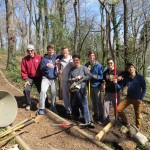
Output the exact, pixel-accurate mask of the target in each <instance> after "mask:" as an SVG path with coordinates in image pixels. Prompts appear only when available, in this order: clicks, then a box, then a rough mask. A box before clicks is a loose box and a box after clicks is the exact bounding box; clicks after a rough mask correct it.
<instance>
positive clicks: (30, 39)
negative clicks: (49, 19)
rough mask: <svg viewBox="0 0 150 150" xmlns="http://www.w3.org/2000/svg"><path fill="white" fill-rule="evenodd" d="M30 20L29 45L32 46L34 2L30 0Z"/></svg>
mask: <svg viewBox="0 0 150 150" xmlns="http://www.w3.org/2000/svg"><path fill="white" fill-rule="evenodd" d="M29 13H30V20H29V43H31V44H32V0H30V9H29Z"/></svg>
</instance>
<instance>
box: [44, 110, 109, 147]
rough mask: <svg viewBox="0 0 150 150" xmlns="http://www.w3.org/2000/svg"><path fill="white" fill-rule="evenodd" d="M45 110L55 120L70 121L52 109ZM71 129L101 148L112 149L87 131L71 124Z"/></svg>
mask: <svg viewBox="0 0 150 150" xmlns="http://www.w3.org/2000/svg"><path fill="white" fill-rule="evenodd" d="M45 112H46V113H47V115H48V116H53V117H55V119H56V121H57V122H58V121H61V122H64V123H68V124H69V123H70V122H69V121H67V120H65V119H64V118H62V117H60V116H58V115H57V114H55V113H53V112H52V111H50V110H48V109H45ZM72 128H73V129H75V130H76V131H78V132H79V133H80V134H81V135H83V136H84V137H86V138H87V139H88V140H90V141H91V142H92V143H94V144H95V145H97V146H98V147H100V148H103V149H105V150H112V148H110V147H109V146H107V145H105V144H104V143H102V142H100V141H97V140H96V139H95V138H94V137H93V136H92V135H89V134H88V133H86V132H84V131H83V130H82V129H80V128H79V127H77V126H73V127H72Z"/></svg>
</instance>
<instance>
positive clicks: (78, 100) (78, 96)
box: [70, 89, 91, 123]
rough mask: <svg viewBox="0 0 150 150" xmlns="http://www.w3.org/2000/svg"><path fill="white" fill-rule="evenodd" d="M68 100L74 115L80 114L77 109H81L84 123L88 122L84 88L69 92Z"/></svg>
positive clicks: (88, 116) (88, 114) (88, 115)
mask: <svg viewBox="0 0 150 150" xmlns="http://www.w3.org/2000/svg"><path fill="white" fill-rule="evenodd" d="M70 101H71V106H72V113H73V114H74V115H75V116H76V117H79V116H80V111H79V110H81V113H82V115H83V117H84V120H85V123H88V122H89V121H90V120H91V119H90V113H89V107H88V98H87V93H86V89H81V90H80V91H79V92H71V95H70Z"/></svg>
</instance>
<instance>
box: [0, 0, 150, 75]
mask: <svg viewBox="0 0 150 150" xmlns="http://www.w3.org/2000/svg"><path fill="white" fill-rule="evenodd" d="M0 12H1V15H0V51H2V52H7V54H8V58H7V67H6V68H7V69H11V70H12V69H15V67H16V61H17V59H16V57H17V56H20V55H21V56H25V55H26V46H27V44H28V43H31V44H34V45H35V48H36V51H37V53H40V54H41V55H43V54H44V53H45V51H46V46H47V45H48V44H49V43H52V44H54V46H55V51H56V53H57V54H60V53H61V47H63V46H64V45H67V46H69V47H70V48H71V51H72V54H74V53H78V54H80V55H81V56H82V57H81V58H82V61H83V62H85V61H87V59H86V56H87V53H88V51H89V50H95V51H96V54H97V60H98V61H99V62H100V63H102V65H103V66H105V65H106V59H107V58H108V57H113V58H114V59H115V60H116V63H117V66H118V67H120V68H122V69H124V68H125V65H126V64H127V63H128V62H133V63H134V64H135V65H136V66H137V71H138V72H139V73H141V74H142V75H144V76H146V68H147V67H148V66H149V65H150V59H149V58H150V44H149V43H150V0H0Z"/></svg>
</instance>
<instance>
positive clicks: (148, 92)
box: [145, 83, 150, 99]
mask: <svg viewBox="0 0 150 150" xmlns="http://www.w3.org/2000/svg"><path fill="white" fill-rule="evenodd" d="M146 87H147V91H146V96H145V97H146V98H148V99H150V84H149V83H147V84H146Z"/></svg>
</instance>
